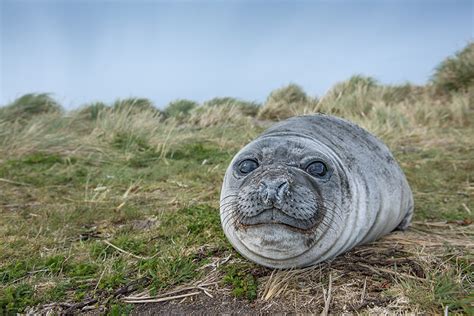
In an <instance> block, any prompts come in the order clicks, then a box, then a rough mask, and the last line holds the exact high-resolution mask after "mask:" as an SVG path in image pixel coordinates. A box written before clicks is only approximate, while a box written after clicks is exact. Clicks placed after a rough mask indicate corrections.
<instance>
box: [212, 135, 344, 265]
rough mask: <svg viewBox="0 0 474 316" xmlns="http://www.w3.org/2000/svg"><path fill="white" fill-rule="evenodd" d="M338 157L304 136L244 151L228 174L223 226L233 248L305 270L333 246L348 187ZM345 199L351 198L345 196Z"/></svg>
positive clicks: (274, 139)
mask: <svg viewBox="0 0 474 316" xmlns="http://www.w3.org/2000/svg"><path fill="white" fill-rule="evenodd" d="M343 175H344V171H343V170H342V168H341V166H340V163H339V162H338V158H337V156H336V155H334V153H333V152H332V151H331V150H330V149H329V148H327V147H326V146H325V145H324V144H322V143H320V142H318V141H316V140H314V139H312V138H309V137H305V136H304V135H291V134H288V133H285V134H278V133H273V134H269V135H264V136H262V137H260V138H257V139H256V140H255V141H253V142H251V143H250V144H248V145H247V146H245V147H244V148H243V149H242V150H241V151H240V152H239V153H238V154H237V155H236V156H235V157H234V159H233V160H232V162H231V164H230V166H229V168H228V169H227V172H226V176H225V179H224V184H223V190H222V194H221V221H222V225H223V228H224V231H225V233H226V236H227V237H228V238H229V240H230V242H231V243H232V244H233V246H234V247H235V248H236V249H237V250H238V251H239V252H240V253H241V254H242V255H244V256H245V257H247V258H249V259H251V260H253V261H256V262H258V263H260V264H263V265H266V266H271V267H292V266H304V265H308V264H311V263H313V262H314V261H315V255H316V256H322V255H323V254H324V252H325V251H326V249H327V248H328V247H330V245H327V244H325V243H324V241H323V237H324V235H327V234H334V233H336V232H335V231H336V230H337V229H338V226H337V225H334V224H333V218H334V216H339V215H338V214H339V213H340V212H339V210H338V208H340V206H341V205H342V204H341V196H343V195H344V194H343V192H341V191H344V190H345V187H347V185H344V176H343ZM346 194H347V193H346Z"/></svg>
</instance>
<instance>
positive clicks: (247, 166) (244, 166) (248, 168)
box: [239, 159, 258, 174]
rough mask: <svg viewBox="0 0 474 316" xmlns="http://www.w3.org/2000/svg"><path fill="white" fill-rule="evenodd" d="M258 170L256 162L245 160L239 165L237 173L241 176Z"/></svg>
mask: <svg viewBox="0 0 474 316" xmlns="http://www.w3.org/2000/svg"><path fill="white" fill-rule="evenodd" d="M257 168H258V162H256V161H255V160H253V159H245V160H244V161H242V162H241V163H239V171H240V172H241V173H243V174H247V173H250V172H252V171H254V170H255V169H257Z"/></svg>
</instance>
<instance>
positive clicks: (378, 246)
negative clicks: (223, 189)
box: [0, 57, 474, 315]
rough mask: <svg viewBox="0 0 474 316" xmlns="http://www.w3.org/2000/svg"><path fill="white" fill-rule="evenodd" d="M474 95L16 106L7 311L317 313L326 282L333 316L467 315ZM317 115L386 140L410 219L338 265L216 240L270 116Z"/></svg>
mask: <svg viewBox="0 0 474 316" xmlns="http://www.w3.org/2000/svg"><path fill="white" fill-rule="evenodd" d="M463 58H464V57H463ZM40 96H41V98H43V99H41V98H40V99H41V100H43V101H44V100H46V99H45V98H46V95H40ZM29 98H32V96H31V95H30V96H28V98H27V99H28V100H29ZM470 98H471V96H470V94H469V91H465V89H460V90H459V91H458V90H456V91H448V92H446V91H445V92H442V94H440V92H439V90H438V89H436V87H435V86H433V85H432V84H428V85H427V86H413V85H410V84H404V85H400V86H385V85H381V84H379V83H377V82H376V81H375V80H374V79H371V78H366V77H361V76H355V77H353V78H351V79H349V80H348V81H346V82H343V83H340V84H338V85H336V86H335V87H334V88H333V89H331V90H330V91H329V92H328V93H327V94H326V95H325V96H322V97H321V98H319V99H317V98H311V97H309V96H307V95H306V93H305V92H304V91H302V90H301V88H299V87H297V86H294V85H292V86H290V87H289V88H288V87H287V88H284V89H279V90H277V91H276V92H274V93H272V94H271V95H270V97H269V100H268V101H267V103H266V104H264V105H263V106H262V107H261V108H258V105H256V104H255V103H253V102H245V101H242V100H238V99H234V98H217V99H213V100H210V101H209V102H208V103H204V104H203V105H202V106H196V105H195V104H193V105H191V106H190V105H189V104H191V103H189V104H188V101H186V104H184V103H183V104H184V105H183V108H185V110H186V111H184V112H186V113H185V114H176V116H179V118H177V117H176V116H175V115H174V114H173V115H171V114H169V113H168V114H169V115H167V117H165V116H163V115H161V114H160V113H159V111H157V110H155V109H153V108H150V107H151V106H152V105H151V103H150V102H149V101H148V100H146V99H130V100H122V101H117V102H116V103H115V104H113V105H110V106H109V105H106V104H103V103H95V104H92V105H90V106H86V107H84V108H82V109H80V110H77V111H74V112H68V113H65V114H64V113H62V112H61V111H59V110H58V111H56V110H54V111H49V110H48V111H40V112H41V113H36V112H35V113H36V114H34V115H32V114H31V113H33V112H34V111H33V112H32V111H30V108H29V107H24V106H23V105H22V104H23V103H22V102H23V101H24V100H25V99H20V100H18V101H15V102H14V103H13V104H12V105H9V106H7V107H6V108H2V111H3V112H0V192H1V199H0V215H1V216H0V313H1V314H12V313H17V312H23V313H24V312H43V313H46V312H48V311H51V312H55V313H66V312H76V313H78V312H81V311H86V310H87V309H88V308H91V309H94V310H97V311H99V312H100V313H109V314H112V315H119V314H127V313H129V312H131V311H132V310H134V309H135V308H136V305H133V304H132V305H131V304H128V303H127V302H128V301H130V299H128V300H127V299H126V298H127V297H129V298H130V297H132V298H133V297H134V295H135V296H136V295H139V294H142V295H145V296H146V297H158V298H159V299H163V297H164V298H165V299H167V298H169V297H171V296H173V295H181V294H183V293H184V294H186V295H187V294H189V297H186V298H185V299H184V302H182V304H197V305H195V306H199V302H200V300H203V299H204V298H206V297H207V296H206V295H207V294H210V295H213V296H214V299H213V302H217V303H219V304H220V302H226V304H227V303H229V304H231V305H228V306H233V305H232V304H234V303H232V302H246V303H245V304H247V303H248V304H250V302H251V304H252V305H249V306H253V307H252V308H255V310H262V309H264V310H266V311H269V312H272V311H286V312H302V313H306V312H308V313H310V312H311V313H316V312H317V313H319V312H321V310H322V308H323V307H324V305H325V302H326V300H325V297H326V294H327V293H328V291H329V276H331V279H332V283H331V289H332V296H331V300H330V302H329V304H330V305H329V308H330V311H331V312H334V313H339V312H343V311H352V312H357V313H436V314H439V313H442V312H444V311H445V310H446V309H448V310H449V311H450V312H452V313H455V314H456V313H457V314H463V313H464V314H469V313H472V312H473V305H472V302H473V297H472V292H473V279H472V275H473V273H474V271H473V266H472V259H473V257H472V248H473V235H472V225H471V223H472V220H473V219H474V216H473V214H472V211H473V210H474V204H473V198H472V197H473V194H474V185H473V179H472V175H473V171H474V159H473V158H474V157H473V149H474V137H473V135H474V124H473V123H474V114H473V111H474V109H473V107H472V104H473V103H472V102H471V101H470V100H471V99H470ZM22 100H23V101H22ZM47 101H48V102H50V103H51V104H56V103H54V100H52V99H50V98H49V97H48V99H47ZM270 101H271V102H270ZM300 101H301V102H300ZM28 104H30V102H28ZM48 104H49V103H48ZM134 104H135V105H137V107H134ZM181 105H182V104H181ZM181 105H179V106H176V107H177V108H181ZM55 108H56V109H58V107H55ZM24 109H27V110H24ZM12 110H15V111H20V112H21V111H26V112H25V115H24V116H23V115H21V116H20V117H22V119H21V121H20V120H17V119H12V117H11V116H10V115H5V113H7V111H12ZM170 111H171V110H170ZM177 111H178V112H179V111H181V110H179V109H178V110H177ZM257 111H259V112H258V114H257ZM314 112H324V113H329V114H335V115H339V116H342V117H345V118H347V119H350V120H353V121H355V122H357V123H358V124H360V125H361V126H363V127H364V128H366V129H368V130H370V131H371V132H373V133H374V134H376V135H377V136H378V137H380V138H382V139H383V140H384V141H385V142H386V143H387V145H388V146H389V147H390V148H391V150H392V152H393V153H394V155H395V156H396V158H397V160H398V161H399V163H400V165H401V167H402V168H403V170H404V172H405V174H406V176H407V178H408V181H409V183H410V185H411V187H412V189H413V193H414V197H415V205H416V209H415V218H414V223H413V225H412V227H411V228H410V230H409V231H408V232H407V233H396V234H392V235H390V236H388V237H386V238H384V239H381V240H380V241H377V242H375V243H374V244H371V245H367V246H362V247H359V248H357V249H355V250H354V251H351V252H350V253H348V254H345V255H343V256H341V257H339V258H337V259H336V260H335V261H333V262H332V263H324V264H321V265H317V266H315V267H310V268H306V269H299V270H290V271H272V270H270V269H266V268H262V267H258V266H256V265H255V264H253V263H251V262H248V261H247V260H245V259H243V258H242V257H240V256H239V255H238V254H237V253H235V251H234V250H233V249H232V247H231V246H230V244H229V243H228V242H227V240H226V238H225V236H224V234H223V232H222V230H221V227H220V220H219V210H218V208H219V202H218V201H219V192H220V186H221V181H222V178H223V175H224V172H225V169H226V168H227V165H228V163H229V162H230V160H231V159H232V157H233V155H234V154H235V153H236V152H237V151H238V150H239V149H240V148H241V147H242V146H243V145H245V144H246V143H248V142H249V141H250V140H251V139H253V138H255V137H256V136H257V135H258V134H259V133H261V132H262V131H263V130H264V128H265V127H267V126H269V125H271V122H268V121H267V120H269V119H270V120H271V119H275V120H276V119H280V118H282V117H286V116H288V115H294V114H304V113H314ZM22 113H23V112H22ZM24 117H27V119H24ZM259 118H261V119H264V120H260V119H259ZM203 284H204V285H203ZM201 285H202V286H201ZM195 291H198V292H199V293H201V294H199V295H197V294H195V293H194V292H195ZM206 291H207V294H206ZM173 293H175V294H173ZM193 297H194V298H195V299H196V300H194V299H193ZM235 298H236V299H237V300H235ZM217 303H216V304H217ZM160 304H166V303H160ZM156 306H157V307H156ZM164 306H165V305H155V308H164ZM166 306H168V305H166ZM169 306H171V307H169V308H173V306H176V305H169ZM206 306H207V305H206ZM219 306H220V305H219ZM207 307H209V306H207ZM196 308H197V307H196ZM236 308H237V307H236ZM217 310H218V309H217V305H216V311H217ZM236 310H237V309H236ZM204 311H205V309H204Z"/></svg>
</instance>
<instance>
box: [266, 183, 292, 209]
mask: <svg viewBox="0 0 474 316" xmlns="http://www.w3.org/2000/svg"><path fill="white" fill-rule="evenodd" d="M288 188H289V183H288V180H286V179H282V178H276V179H275V178H273V179H264V180H262V182H261V183H260V186H259V194H260V198H261V200H262V201H263V202H264V203H265V204H267V205H269V204H275V203H282V202H283V199H284V197H285V195H286V194H287V193H288Z"/></svg>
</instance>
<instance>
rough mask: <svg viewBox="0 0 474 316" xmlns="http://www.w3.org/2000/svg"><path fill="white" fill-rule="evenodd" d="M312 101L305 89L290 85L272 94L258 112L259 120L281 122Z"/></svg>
mask: <svg viewBox="0 0 474 316" xmlns="http://www.w3.org/2000/svg"><path fill="white" fill-rule="evenodd" d="M312 102H314V100H312V99H311V98H310V97H308V95H307V94H306V92H304V91H303V89H302V88H301V87H300V86H298V85H296V84H293V83H292V84H289V85H287V86H285V87H282V88H279V89H276V90H274V91H272V92H271V93H270V95H269V96H268V98H267V100H266V102H265V104H264V105H263V107H262V108H261V109H260V110H259V112H258V118H260V119H264V120H281V119H285V118H288V117H291V116H294V115H295V114H296V113H298V112H299V111H302V110H303V109H304V108H305V107H308V106H309V105H310V104H311V103H312Z"/></svg>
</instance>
